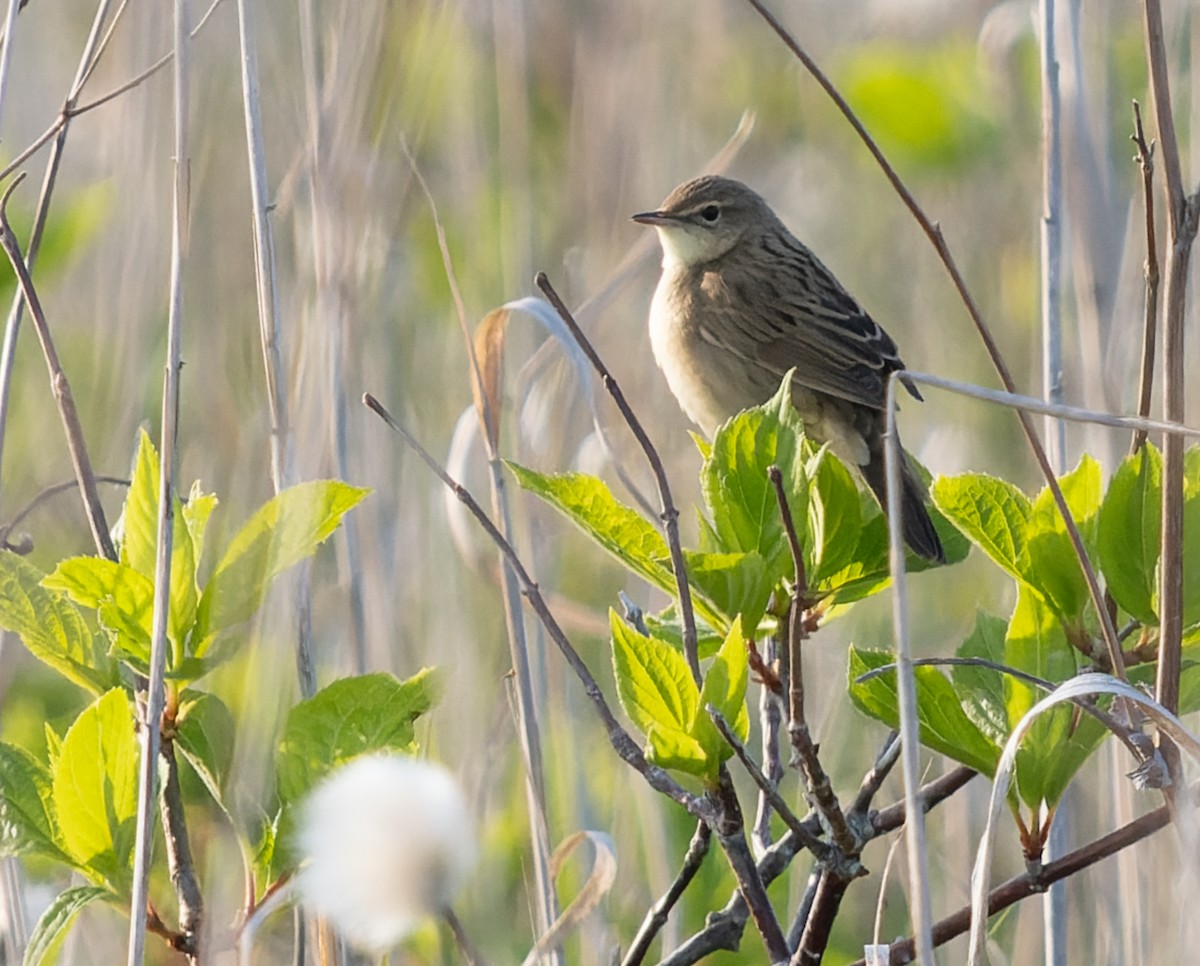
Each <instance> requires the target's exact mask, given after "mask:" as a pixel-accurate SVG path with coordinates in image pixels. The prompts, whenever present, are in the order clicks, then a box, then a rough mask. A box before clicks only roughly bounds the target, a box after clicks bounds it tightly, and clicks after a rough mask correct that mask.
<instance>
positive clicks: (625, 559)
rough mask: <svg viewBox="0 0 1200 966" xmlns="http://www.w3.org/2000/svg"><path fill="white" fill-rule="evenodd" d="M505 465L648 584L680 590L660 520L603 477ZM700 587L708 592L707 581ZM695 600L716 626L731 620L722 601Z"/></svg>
mask: <svg viewBox="0 0 1200 966" xmlns="http://www.w3.org/2000/svg"><path fill="white" fill-rule="evenodd" d="M505 465H506V466H507V467H508V468H509V470H510V471H511V472H512V474H513V476H514V477H515V478H516V481H517V484H518V485H519V486H520V487H521V488H522V489H524V490H528V491H529V492H530V493H533V494H535V495H536V496H538V497H541V499H543V500H545V501H546V503H548V504H550V506H552V507H554V508H555V509H556V510H558V511H559V512H560V513H562V514H563V515H564V516H565V517H566V518H567V519H568V520H570V521H571V522H572V523H574V524H575V525H576V526H577V527H579V529H580V530H582V531H583V532H584V533H585V534H587V536H588V537H590V538H591V539H592V540H593V541H594V542H595V543H596V544H598V545H599V546H600V547H601V548H602V549H603V550H606V551H608V553H610V554H612V555H613V556H614V557H616V558H617V560H618V561H620V563H621V564H622V565H623V566H624V567H626V568H627V569H629V570H631V571H632V572H633V573H635V574H637V575H638V576H639V577H641V578H642V579H643V580H644V581H646V582H647V583H648V584H651V585H653V586H655V587H657V588H658V589H659V590H662V591H664V592H665V593H668V594H670V595H671V596H675V593H676V583H675V573H674V571H673V570H672V569H671V566H670V557H671V551H670V550H669V549H668V547H667V542H666V540H664V539H663V536H662V534H661V533H659V531H658V528H657V527H656V526H655V525H654V524H652V523H651V522H650V521H649V520H647V519H646V518H645V517H643V516H642V515H641V514H639V513H638V512H637V511H636V510H634V509H632V508H630V507H627V506H626V505H625V504H623V503H621V502H620V501H619V500H618V499H617V498H616V497H615V496H613V493H612V490H610V489H609V488H608V484H606V483H605V482H604V481H603V480H600V479H597V478H596V477H594V476H587V475H586V474H583V473H556V474H552V475H546V474H544V473H538V472H537V471H536V470H531V469H529V468H527V467H524V466H521V465H520V464H519V463H514V462H512V461H511V460H506V461H505ZM690 579H691V577H690V574H689V580H690ZM696 587H697V589H699V590H700V591H701V593H703V592H704V589H705V587H704V584H700V583H697V584H696ZM692 603H693V607H694V609H695V611H696V613H697V614H698V615H699V616H702V617H703V618H704V619H705V620H706V621H708V622H709V623H710V624H712V625H713V626H720V627H726V626H728V623H729V622H728V620H723V619H722V616H721V614H720V610H721V607H720V605H719V604H718V605H717V606H716V607H714V606H713V603H712V602H710V601H708V600H705V599H703V598H702V597H700V598H694V599H693V601H692Z"/></svg>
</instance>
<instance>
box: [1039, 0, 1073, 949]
mask: <svg viewBox="0 0 1200 966" xmlns="http://www.w3.org/2000/svg"><path fill="white" fill-rule="evenodd" d="M1039 20H1040V28H1041V29H1040V31H1039V39H1040V41H1041V43H1040V52H1039V56H1040V60H1039V63H1040V68H1041V77H1042V218H1041V224H1040V226H1039V227H1040V232H1039V234H1040V241H1041V301H1042V392H1043V395H1045V397H1046V401H1047V402H1050V403H1061V402H1062V401H1063V356H1062V223H1063V204H1062V194H1063V192H1062V103H1061V97H1060V94H1059V67H1058V51H1057V44H1056V40H1057V38H1056V36H1055V30H1056V26H1057V25H1056V17H1055V4H1054V0H1041V3H1040V8H1039ZM1045 427H1046V429H1045V432H1046V449H1047V453H1046V455H1047V456H1048V457H1049V459H1050V465H1051V466H1052V467H1053V469H1054V472H1055V473H1056V474H1058V475H1061V474H1062V473H1063V471H1064V469H1065V466H1066V459H1067V445H1066V444H1067V437H1066V423H1065V422H1063V421H1062V420H1060V419H1055V418H1054V417H1053V416H1047V417H1046V423H1045ZM1042 815H1043V817H1042V820H1043V821H1046V820H1047V818H1048V812H1047V811H1046V810H1045V809H1043V813H1042ZM1068 824H1069V816H1068V814H1067V810H1066V809H1060V810H1059V811H1058V813H1057V817H1055V818H1054V819H1053V821H1052V824H1051V826H1050V836H1049V839H1048V840H1047V842H1046V849H1045V859H1046V861H1048V862H1049V861H1053V860H1054V859H1056V858H1058V856H1060V855H1061V854H1063V853H1064V852H1065V851H1066V849H1067V843H1068V839H1069V834H1068ZM1066 888H1067V887H1066V884H1065V883H1062V882H1057V883H1055V884H1054V885H1052V886H1050V888H1049V889H1047V890H1046V892H1045V893H1044V894H1043V896H1042V924H1043V938H1044V943H1045V962H1046V966H1066V963H1067V950H1066V938H1067V891H1066Z"/></svg>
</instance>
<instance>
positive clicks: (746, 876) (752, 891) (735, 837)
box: [712, 765, 790, 963]
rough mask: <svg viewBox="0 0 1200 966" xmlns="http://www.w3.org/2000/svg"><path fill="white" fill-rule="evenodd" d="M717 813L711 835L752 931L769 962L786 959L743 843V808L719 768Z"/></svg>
mask: <svg viewBox="0 0 1200 966" xmlns="http://www.w3.org/2000/svg"><path fill="white" fill-rule="evenodd" d="M712 796H713V798H714V799H715V800H716V803H717V807H718V809H719V814H718V815H717V817H716V820H715V821H714V822H713V823H712V826H713V834H715V835H716V837H717V842H718V843H719V844H720V846H721V849H722V850H723V851H724V852H725V857H726V859H728V860H729V867H730V868H731V869H732V870H733V875H734V878H735V879H737V884H738V891H739V892H741V894H742V900H743V901H744V902H745V904H746V906H747V908H748V909H749V911H750V917H751V918H752V919H753V920H754V925H755V928H756V929H758V934H759V936H761V937H762V941H763V945H764V946H766V948H767V955H768V956H770V962H772V963H780V962H783V961H784V960H786V959H787V958H788V955H789V953H790V949H789V947H788V944H787V938H786V937H785V936H784V935H783V929H782V927H781V926H780V925H779V919H778V918H777V917H776V915H775V909H774V907H773V906H772V905H771V900H770V897H769V896H768V895H767V884H766V881H765V880H764V879H763V876H762V873H761V872H760V871H759V868H758V863H756V862H755V861H754V856H753V855H751V854H750V846H749V844H748V843H747V841H746V828H745V823H744V822H743V820H742V808H741V805H740V804H739V803H738V798H737V792H736V791H734V788H733V781H732V780H731V779H730V777H729V772H728V771H727V770H726V768H725V766H724V765H722V766H721V768H720V770H719V775H718V778H717V787H716V788H715V789H714V790H713V791H712Z"/></svg>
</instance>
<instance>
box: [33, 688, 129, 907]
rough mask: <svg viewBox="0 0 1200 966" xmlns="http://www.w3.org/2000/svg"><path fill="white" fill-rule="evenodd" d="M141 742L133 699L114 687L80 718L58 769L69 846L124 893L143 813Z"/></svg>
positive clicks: (56, 783) (56, 788)
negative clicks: (140, 812) (139, 777)
mask: <svg viewBox="0 0 1200 966" xmlns="http://www.w3.org/2000/svg"><path fill="white" fill-rule="evenodd" d="M137 765H138V742H137V735H136V733H135V730H134V721H133V714H132V712H131V710H130V707H129V699H128V697H127V696H126V694H125V692H124V691H123V690H121V689H120V688H113V689H112V690H111V691H109V692H108V693H106V694H104V695H103V696H102V697H100V698H98V699H97V700H96V701H95V702H94V703H93V704H91V705H90V706H89V707H87V708H86V709H84V711H83V712H82V713H81V714H80V715H79V717H78V718H76V719H75V723H74V724H72V725H71V727H70V730H68V731H67V734H66V736H65V737H64V738H63V746H62V752H61V754H60V755H59V758H58V761H57V763H56V765H55V768H54V774H53V792H54V803H55V806H56V808H57V812H58V825H59V829H60V834H61V836H62V844H63V847H64V850H65V851H66V852H67V854H68V855H70V856H71V858H72V860H73V861H74V862H76V863H77V864H78V865H79V866H80V867H81V868H82V869H83V870H84V871H86V872H87V873H88V874H89V875H91V876H92V877H94V878H96V879H99V880H102V881H104V882H107V883H108V884H110V885H111V886H112V887H113V889H114V890H115V891H116V892H118V893H119V894H121V895H124V894H125V892H126V891H127V889H128V885H129V873H130V864H131V860H132V858H133V839H134V824H135V817H136V815H137V770H138V769H137Z"/></svg>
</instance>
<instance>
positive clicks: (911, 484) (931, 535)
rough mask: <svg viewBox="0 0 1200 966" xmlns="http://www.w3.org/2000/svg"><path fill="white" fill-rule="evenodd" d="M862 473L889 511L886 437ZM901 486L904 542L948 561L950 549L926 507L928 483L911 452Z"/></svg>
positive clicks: (929, 557)
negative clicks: (939, 537)
mask: <svg viewBox="0 0 1200 966" xmlns="http://www.w3.org/2000/svg"><path fill="white" fill-rule="evenodd" d="M862 474H863V478H864V479H865V480H866V481H867V485H868V486H869V487H870V488H871V490H872V491H873V492H874V493H875V497H876V499H878V500H879V505H880V506H882V507H883V508H884V510H885V511H887V510H888V503H887V473H886V471H885V469H884V457H883V446H882V440H880V445H878V446H874V447H872V448H871V462H870V463H868V464H867V465H866V466H864V467H862ZM901 487H902V492H901V511H900V512H901V515H902V517H903V524H904V542H905V543H907V544H908V545H909V546H910V547H911V548H912V549H913V551H914V552H915V553H917V554H920V556H922V557H924V558H925V559H926V560H933V561H936V562H937V563H945V562H946V552H945V550H943V549H942V541H941V540H939V539H938V535H937V531H936V530H935V529H934V528H933V520H931V519H930V518H929V511H928V510H926V509H925V498H926V494H925V484H924V482H922V480H921V477H920V476H918V475H917V471H916V469H915V468H914V467H913V465H912V464H911V462H910V461H909V459H908V455H907V454H905V455H904V470H903V474H902V479H901Z"/></svg>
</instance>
